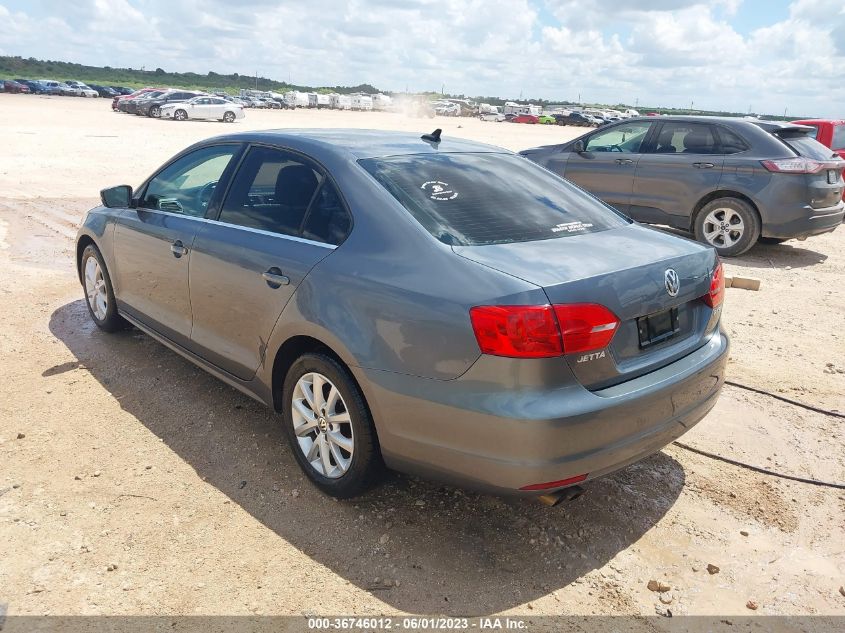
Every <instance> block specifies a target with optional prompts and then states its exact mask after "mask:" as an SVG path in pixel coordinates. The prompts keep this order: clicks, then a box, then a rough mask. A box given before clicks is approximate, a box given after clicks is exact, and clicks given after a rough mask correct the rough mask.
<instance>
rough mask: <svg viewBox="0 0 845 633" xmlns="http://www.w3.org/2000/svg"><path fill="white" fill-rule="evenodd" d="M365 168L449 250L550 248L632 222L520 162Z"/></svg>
mask: <svg viewBox="0 0 845 633" xmlns="http://www.w3.org/2000/svg"><path fill="white" fill-rule="evenodd" d="M359 164H360V165H361V166H362V167H363V168H364V169H365V170H366V171H367V172H369V173H370V174H371V175H372V176H373V177H374V178H375V179H376V180H377V181H378V182H379V183H380V184H381V185H382V186H383V187H384V188H385V189H387V190H388V191H389V192H390V193H391V194H392V195H393V197H394V198H396V200H397V201H398V202H399V203H400V204H401V205H402V206H403V207H404V208H405V209H406V210H407V211H408V212H409V213H410V214H411V215H412V216H413V217H414V218H415V219H416V220H417V221H418V222H419V223H420V224H421V225H422V226H423V227H424V228H425V229H426V230H427V231H428V232H429V233H431V234H432V235H433V236H434V237H436V238H437V239H439V240H440V241H441V242H444V243H446V244H452V245H463V246H477V245H485V244H508V243H513V242H529V241H533V240H547V239H554V238H562V237H567V236H570V235H580V234H584V233H594V232H596V231H603V230H606V229H611V228H615V227H619V226H624V225H626V224H628V222H629V221H628V220H627V219H626V218H624V217H623V216H621V215H620V214H618V213H617V212H616V211H614V210H612V209H611V208H610V207H608V206H606V205H605V204H604V203H602V202H600V201H599V200H597V199H596V198H593V197H592V196H590V195H589V194H587V193H585V192H583V191H582V190H580V189H578V188H577V187H575V186H574V185H572V184H570V183H568V182H567V181H565V180H563V179H562V178H559V177H558V176H555V175H554V174H552V173H550V172H548V171H546V170H545V169H543V168H542V167H540V166H538V165H536V164H535V163H532V162H531V161H529V160H528V159H526V158H523V157H521V156H515V155H512V154H494V153H478V154H448V153H447V154H418V155H409V156H395V157H389V158H370V159H364V160H361V161H359Z"/></svg>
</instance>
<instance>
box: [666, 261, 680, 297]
mask: <svg viewBox="0 0 845 633" xmlns="http://www.w3.org/2000/svg"><path fill="white" fill-rule="evenodd" d="M663 283H664V284H665V285H666V292H668V293H669V296H670V297H677V296H678V291H679V290H680V289H681V278H680V277H678V273H676V272H675V271H674V270H673V269H672V268H667V269H666V272H665V273H663Z"/></svg>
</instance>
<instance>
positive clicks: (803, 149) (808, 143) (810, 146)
mask: <svg viewBox="0 0 845 633" xmlns="http://www.w3.org/2000/svg"><path fill="white" fill-rule="evenodd" d="M781 140H782V141H783V142H784V143H786V144H787V145H789V147H791V148H792V149H793V150H795V152H796V153H797V154H798V155H799V156H805V157H807V158H813V159H815V160H828V159H830V158H832V157H833V152H832V151H831V149H830V148H829V147H825V146H824V145H822V144H821V143H819V142H818V141H817V140H815V139H813V138H811V137H810V136H806V135H805V136H793V135H789V136H785V137H784V138H782V139H781Z"/></svg>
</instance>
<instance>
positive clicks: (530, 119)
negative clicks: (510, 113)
mask: <svg viewBox="0 0 845 633" xmlns="http://www.w3.org/2000/svg"><path fill="white" fill-rule="evenodd" d="M539 120H540V117H536V116H534V115H533V114H518V115H516V116H515V117H514V118H512V119H511V123H537V122H538V121H539Z"/></svg>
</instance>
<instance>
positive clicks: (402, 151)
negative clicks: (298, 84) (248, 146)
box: [208, 128, 511, 159]
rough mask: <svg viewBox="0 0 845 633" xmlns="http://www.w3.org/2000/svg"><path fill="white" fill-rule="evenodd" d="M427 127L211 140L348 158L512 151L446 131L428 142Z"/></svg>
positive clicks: (253, 134)
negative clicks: (404, 129)
mask: <svg viewBox="0 0 845 633" xmlns="http://www.w3.org/2000/svg"><path fill="white" fill-rule="evenodd" d="M427 132H428V130H420V132H419V133H415V132H394V131H386V130H365V129H343V128H338V129H320V128H314V129H278V130H257V131H253V132H242V133H237V134H227V135H225V136H218V137H215V138H213V139H209V141H208V142H219V141H240V142H257V143H267V144H271V145H283V146H285V147H290V148H292V149H300V150H302V151H307V152H315V153H323V152H327V153H332V154H335V155H342V156H345V157H347V158H352V159H361V158H376V157H383V156H401V155H410V154H439V153H444V152H493V153H500V154H510V153H511V152H510V151H508V150H506V149H503V148H501V147H496V146H495V145H487V144H486V143H478V142H476V141H468V140H465V139H460V138H455V137H449V136H446V135H444V136H443V137H442V140H441V141H440V143H429V142H428V141H424V140H423V139H422V138H420V137H421V135H422V134H423V133H427Z"/></svg>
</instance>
